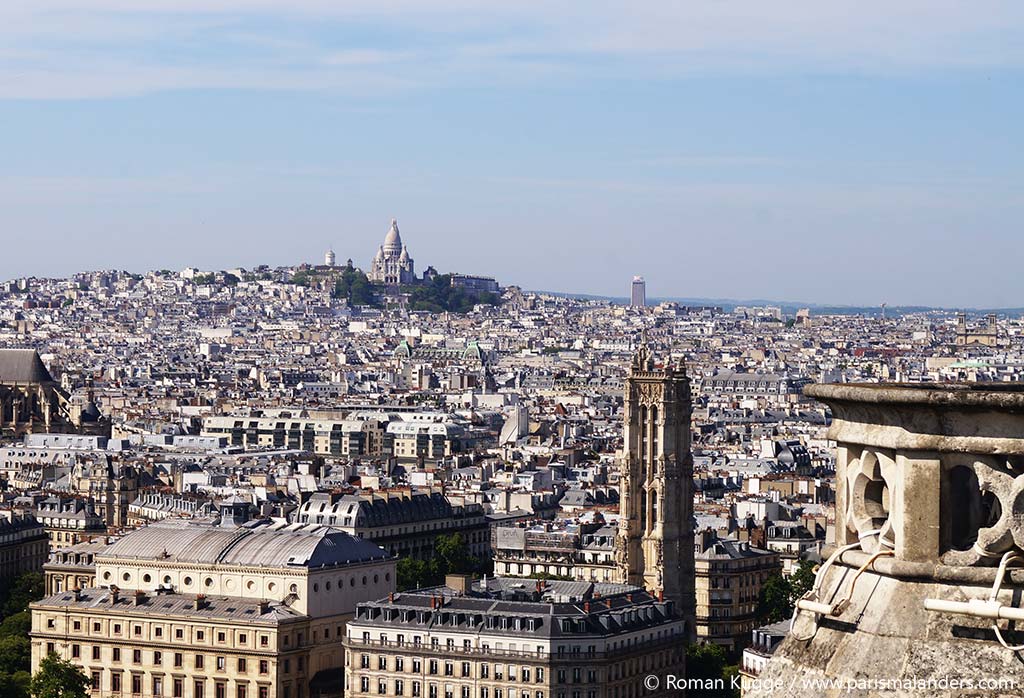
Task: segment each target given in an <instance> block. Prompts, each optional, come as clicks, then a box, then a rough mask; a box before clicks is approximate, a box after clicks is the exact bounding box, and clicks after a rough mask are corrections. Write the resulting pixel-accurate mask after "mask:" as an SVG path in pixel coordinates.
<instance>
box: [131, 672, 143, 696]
mask: <svg viewBox="0 0 1024 698" xmlns="http://www.w3.org/2000/svg"><path fill="white" fill-rule="evenodd" d="M132 693H142V677H141V676H139V675H138V674H132Z"/></svg>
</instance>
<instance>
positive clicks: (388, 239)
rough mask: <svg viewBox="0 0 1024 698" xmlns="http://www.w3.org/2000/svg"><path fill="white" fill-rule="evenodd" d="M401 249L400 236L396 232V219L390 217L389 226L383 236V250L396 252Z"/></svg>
mask: <svg viewBox="0 0 1024 698" xmlns="http://www.w3.org/2000/svg"><path fill="white" fill-rule="evenodd" d="M401 249H402V236H401V235H399V233H398V221H397V220H395V219H394V218H392V219H391V228H390V229H389V230H388V234H387V235H385V236H384V251H385V252H393V253H395V254H398V253H399V252H400V251H401Z"/></svg>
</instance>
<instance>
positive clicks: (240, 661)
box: [238, 657, 247, 674]
mask: <svg viewBox="0 0 1024 698" xmlns="http://www.w3.org/2000/svg"><path fill="white" fill-rule="evenodd" d="M246 671H247V669H246V664H245V657H239V658H238V673H240V674H244V673H245V672H246Z"/></svg>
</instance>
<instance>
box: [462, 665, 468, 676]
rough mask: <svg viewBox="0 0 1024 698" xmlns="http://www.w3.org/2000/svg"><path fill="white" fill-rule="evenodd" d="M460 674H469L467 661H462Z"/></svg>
mask: <svg viewBox="0 0 1024 698" xmlns="http://www.w3.org/2000/svg"><path fill="white" fill-rule="evenodd" d="M462 675H463V676H469V662H463V663H462Z"/></svg>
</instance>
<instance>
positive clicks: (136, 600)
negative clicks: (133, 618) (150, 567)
mask: <svg viewBox="0 0 1024 698" xmlns="http://www.w3.org/2000/svg"><path fill="white" fill-rule="evenodd" d="M145 601H146V592H144V591H143V590H142V589H136V590H135V595H134V596H133V597H132V606H138V605H139V604H142V603H145Z"/></svg>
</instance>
